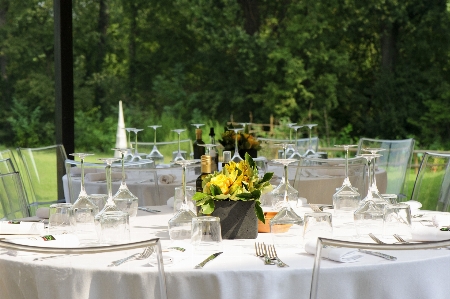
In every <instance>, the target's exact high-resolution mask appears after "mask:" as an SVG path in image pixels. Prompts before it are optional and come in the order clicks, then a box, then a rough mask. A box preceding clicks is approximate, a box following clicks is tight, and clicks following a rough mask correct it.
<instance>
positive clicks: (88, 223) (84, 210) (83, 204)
mask: <svg viewBox="0 0 450 299" xmlns="http://www.w3.org/2000/svg"><path fill="white" fill-rule="evenodd" d="M70 155H71V156H74V157H75V156H76V157H79V158H80V161H81V191H80V194H79V195H78V198H77V200H76V201H75V203H74V204H73V205H72V208H71V209H70V222H71V224H72V225H73V226H74V227H75V232H76V234H77V235H79V238H80V239H86V240H88V239H90V237H89V234H90V233H93V232H95V227H94V217H95V215H96V214H97V213H98V207H97V206H96V205H95V204H94V203H93V202H92V201H91V200H90V198H89V195H88V194H87V193H86V188H85V185H84V158H85V157H87V156H91V155H93V154H87V153H73V154H70Z"/></svg>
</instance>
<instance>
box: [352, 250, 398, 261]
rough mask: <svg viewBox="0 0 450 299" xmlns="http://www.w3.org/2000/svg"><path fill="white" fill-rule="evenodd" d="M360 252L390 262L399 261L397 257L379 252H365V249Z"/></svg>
mask: <svg viewBox="0 0 450 299" xmlns="http://www.w3.org/2000/svg"><path fill="white" fill-rule="evenodd" d="M359 251H360V252H362V253H366V254H371V255H374V256H378V257H381V258H384V259H387V260H389V261H396V260H397V258H396V257H395V256H392V255H388V254H385V253H381V252H377V251H370V250H364V249H359Z"/></svg>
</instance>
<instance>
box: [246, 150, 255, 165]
mask: <svg viewBox="0 0 450 299" xmlns="http://www.w3.org/2000/svg"><path fill="white" fill-rule="evenodd" d="M245 161H247V162H248V165H250V167H251V168H256V163H255V161H253V158H252V156H250V155H249V153H245Z"/></svg>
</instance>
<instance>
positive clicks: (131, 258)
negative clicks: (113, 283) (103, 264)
mask: <svg viewBox="0 0 450 299" xmlns="http://www.w3.org/2000/svg"><path fill="white" fill-rule="evenodd" d="M153 252H155V246H148V247H145V249H144V251H143V252H141V253H135V254H132V255H130V256H128V257H126V258H123V259H120V260H117V261H112V262H111V264H110V265H108V267H114V266H119V265H122V264H123V263H125V262H128V261H134V260H145V259H146V258H148V257H149V256H151V255H152V253H153Z"/></svg>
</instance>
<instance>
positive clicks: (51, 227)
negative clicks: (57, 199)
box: [48, 203, 73, 234]
mask: <svg viewBox="0 0 450 299" xmlns="http://www.w3.org/2000/svg"><path fill="white" fill-rule="evenodd" d="M71 208H72V204H71V203H57V204H52V205H51V206H50V216H49V219H48V233H49V234H67V233H71V232H72V231H73V228H72V226H71V223H70V209H71Z"/></svg>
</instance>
